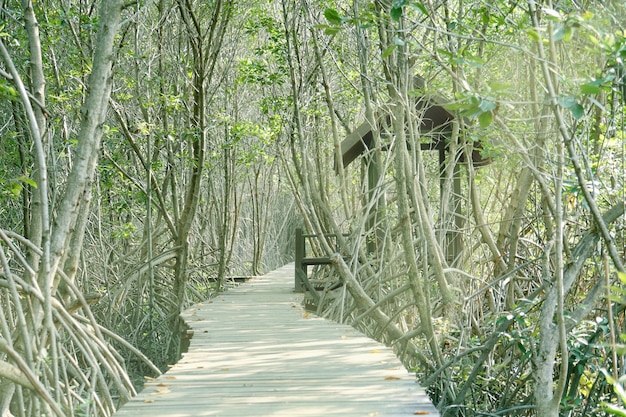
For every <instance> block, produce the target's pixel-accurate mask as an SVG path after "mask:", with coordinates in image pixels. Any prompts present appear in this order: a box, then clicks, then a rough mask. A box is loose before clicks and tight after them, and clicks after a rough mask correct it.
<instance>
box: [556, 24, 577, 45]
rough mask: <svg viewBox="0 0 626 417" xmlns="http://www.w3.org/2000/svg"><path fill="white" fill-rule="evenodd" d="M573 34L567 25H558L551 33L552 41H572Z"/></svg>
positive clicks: (572, 30)
mask: <svg viewBox="0 0 626 417" xmlns="http://www.w3.org/2000/svg"><path fill="white" fill-rule="evenodd" d="M573 34H574V29H573V28H572V27H571V26H569V25H559V26H558V27H557V28H556V29H555V30H554V32H553V33H552V39H553V40H554V41H555V42H558V41H565V42H567V41H569V40H570V39H572V35H573Z"/></svg>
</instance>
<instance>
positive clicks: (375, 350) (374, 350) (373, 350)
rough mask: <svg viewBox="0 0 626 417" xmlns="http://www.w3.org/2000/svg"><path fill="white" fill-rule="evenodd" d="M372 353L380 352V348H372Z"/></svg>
mask: <svg viewBox="0 0 626 417" xmlns="http://www.w3.org/2000/svg"><path fill="white" fill-rule="evenodd" d="M370 353H380V350H378V349H372V350H370Z"/></svg>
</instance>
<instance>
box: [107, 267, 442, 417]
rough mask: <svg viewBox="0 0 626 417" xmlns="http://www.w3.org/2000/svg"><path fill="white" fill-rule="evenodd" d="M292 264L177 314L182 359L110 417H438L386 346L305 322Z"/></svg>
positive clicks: (342, 328)
mask: <svg viewBox="0 0 626 417" xmlns="http://www.w3.org/2000/svg"><path fill="white" fill-rule="evenodd" d="M293 276H294V266H293V264H291V265H287V266H285V267H283V268H280V269H278V270H276V271H274V272H271V273H269V274H267V275H264V276H263V277H258V278H255V279H253V280H251V281H249V282H248V283H246V284H243V285H242V286H240V287H237V288H234V289H231V290H228V291H227V292H225V293H223V294H220V295H219V296H217V297H216V298H215V299H214V300H212V301H210V302H205V303H200V304H197V305H195V306H193V307H191V308H189V309H188V310H186V311H185V312H184V313H183V315H182V316H183V318H184V320H185V321H186V323H187V324H188V325H189V326H190V327H191V328H192V329H193V331H194V335H193V338H192V339H191V343H190V346H189V351H188V352H187V353H185V354H184V355H183V357H182V359H181V360H180V361H179V362H178V363H177V364H176V365H174V366H173V367H172V368H171V369H170V370H169V371H168V372H167V373H165V374H164V375H162V376H161V377H159V378H158V379H156V380H154V381H150V382H148V383H146V385H145V388H144V389H143V390H142V391H141V392H140V393H139V395H137V396H136V397H135V398H133V399H132V400H130V401H129V402H128V403H126V404H125V405H124V406H123V407H122V408H121V409H120V410H119V411H118V412H117V413H115V414H114V416H115V417H131V416H132V417H141V416H150V417H157V416H158V417H161V416H163V417H187V416H189V417H191V416H224V417H230V416H233V417H235V416H236V417H247V416H288V417H300V416H324V417H326V416H344V417H350V416H355V417H356V416H362V417H373V416H381V417H382V416H387V417H396V416H397V417H399V416H410V415H427V416H432V417H435V416H438V413H437V411H436V409H435V408H434V407H433V405H432V403H431V402H430V400H429V399H428V396H427V395H426V394H425V393H424V390H423V389H422V388H421V387H420V386H419V385H418V384H417V383H416V382H415V378H414V376H413V375H410V374H409V373H408V372H407V371H406V370H405V369H404V367H403V366H402V364H401V363H400V361H399V360H398V359H397V358H396V356H395V355H394V354H393V352H392V351H391V349H390V348H388V347H385V346H384V345H382V344H380V343H378V342H375V341H373V340H371V339H369V338H367V337H365V336H363V335H361V334H360V333H359V332H357V331H356V330H355V329H353V328H352V327H350V326H346V325H340V324H337V323H333V322H330V321H327V320H324V319H321V318H319V317H315V316H314V315H311V314H308V313H306V312H304V311H303V310H302V308H301V307H300V303H301V295H299V294H294V293H293Z"/></svg>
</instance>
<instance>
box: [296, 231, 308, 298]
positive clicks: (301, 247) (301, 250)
mask: <svg viewBox="0 0 626 417" xmlns="http://www.w3.org/2000/svg"><path fill="white" fill-rule="evenodd" d="M295 243H296V259H295V264H296V267H295V269H296V271H295V281H294V291H295V292H304V280H305V279H306V278H307V276H306V275H307V265H306V264H305V263H304V262H303V260H304V257H305V254H306V247H305V242H304V234H303V233H302V229H301V228H299V227H298V228H297V229H296V242H295Z"/></svg>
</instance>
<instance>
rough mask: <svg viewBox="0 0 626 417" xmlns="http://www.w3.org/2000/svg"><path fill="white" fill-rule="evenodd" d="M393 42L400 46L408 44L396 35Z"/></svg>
mask: <svg viewBox="0 0 626 417" xmlns="http://www.w3.org/2000/svg"><path fill="white" fill-rule="evenodd" d="M393 43H394V45H398V46H404V45H406V42H405V41H404V40H402V39H400V38H398V37H397V36H394V38H393Z"/></svg>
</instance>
